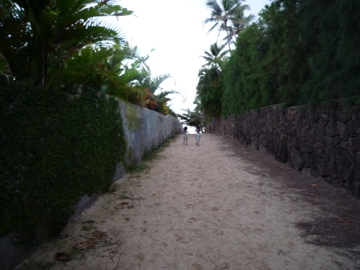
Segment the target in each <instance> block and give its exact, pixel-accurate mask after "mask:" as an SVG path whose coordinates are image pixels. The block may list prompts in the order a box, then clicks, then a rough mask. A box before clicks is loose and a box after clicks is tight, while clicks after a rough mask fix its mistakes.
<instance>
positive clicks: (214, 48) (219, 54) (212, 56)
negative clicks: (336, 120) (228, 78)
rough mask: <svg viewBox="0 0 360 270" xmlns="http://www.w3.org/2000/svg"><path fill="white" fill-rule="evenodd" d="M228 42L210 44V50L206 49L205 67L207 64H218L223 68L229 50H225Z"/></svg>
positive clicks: (217, 65)
mask: <svg viewBox="0 0 360 270" xmlns="http://www.w3.org/2000/svg"><path fill="white" fill-rule="evenodd" d="M225 46H226V44H223V45H221V46H220V47H219V45H218V44H217V43H214V44H212V45H211V46H210V52H207V51H205V56H203V58H204V59H205V60H206V63H205V64H204V65H203V67H207V66H216V67H218V68H219V69H220V70H222V69H223V65H224V60H225V56H226V54H227V52H228V51H223V49H224V48H225Z"/></svg>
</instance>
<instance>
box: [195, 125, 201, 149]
mask: <svg viewBox="0 0 360 270" xmlns="http://www.w3.org/2000/svg"><path fill="white" fill-rule="evenodd" d="M200 140H201V133H200V128H199V127H197V128H196V134H195V141H196V145H197V146H200Z"/></svg>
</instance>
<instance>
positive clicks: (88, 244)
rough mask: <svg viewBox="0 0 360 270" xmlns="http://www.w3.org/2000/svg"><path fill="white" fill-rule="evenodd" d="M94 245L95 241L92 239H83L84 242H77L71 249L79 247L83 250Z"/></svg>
mask: <svg viewBox="0 0 360 270" xmlns="http://www.w3.org/2000/svg"><path fill="white" fill-rule="evenodd" d="M94 246H96V242H95V241H93V240H88V241H85V242H81V243H77V244H75V245H74V246H73V249H81V250H84V249H88V248H92V247H94Z"/></svg>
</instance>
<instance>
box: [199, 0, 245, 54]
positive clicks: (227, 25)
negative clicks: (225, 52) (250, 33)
mask: <svg viewBox="0 0 360 270" xmlns="http://www.w3.org/2000/svg"><path fill="white" fill-rule="evenodd" d="M243 1H244V0H220V3H218V1H217V0H207V2H206V6H207V7H208V8H210V10H211V17H210V18H207V19H205V21H204V23H213V26H212V27H211V28H210V30H209V32H210V31H212V30H214V29H215V28H219V34H220V33H221V31H225V32H226V37H225V38H226V39H227V44H228V46H229V52H230V50H231V47H230V44H231V40H232V38H233V37H235V35H233V34H235V33H236V32H237V30H240V29H241V27H240V26H243V25H246V24H247V23H248V22H249V21H248V20H250V19H251V18H252V17H251V16H250V17H245V16H244V10H246V9H248V8H249V7H248V6H247V5H242V4H241V2H243ZM235 29H237V30H235Z"/></svg>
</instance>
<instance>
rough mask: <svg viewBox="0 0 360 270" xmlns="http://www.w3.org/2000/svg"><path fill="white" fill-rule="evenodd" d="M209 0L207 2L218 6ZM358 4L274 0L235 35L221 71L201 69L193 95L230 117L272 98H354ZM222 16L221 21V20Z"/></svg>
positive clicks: (359, 60) (358, 86) (359, 77)
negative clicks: (254, 20)
mask: <svg viewBox="0 0 360 270" xmlns="http://www.w3.org/2000/svg"><path fill="white" fill-rule="evenodd" d="M214 2H215V1H208V5H209V3H211V4H212V5H214V6H216V5H215V3H214ZM224 2H226V1H222V3H224ZM230 2H231V1H230ZM216 10H218V11H220V9H216ZM355 10H360V2H359V1H357V0H349V1H347V2H346V3H343V2H341V1H335V0H331V1H325V0H320V1H316V2H314V1H311V0H275V1H273V2H272V3H271V5H269V6H266V7H265V9H264V10H263V11H262V12H261V14H260V19H259V20H258V21H257V22H255V23H253V24H251V25H250V26H247V27H246V28H245V30H243V31H242V32H241V33H240V34H239V35H238V37H237V41H236V48H235V50H234V51H232V54H231V56H230V58H228V60H226V59H225V63H222V65H223V68H222V69H221V70H220V71H219V70H217V73H216V72H215V70H214V69H211V68H210V69H209V70H204V69H202V70H201V72H200V73H199V84H198V97H199V100H200V101H201V103H202V104H201V106H202V108H203V111H204V113H206V115H209V116H214V115H216V114H219V113H221V115H222V116H223V117H228V116H230V115H239V114H242V113H245V112H248V111H249V110H257V109H259V108H261V107H263V106H267V105H271V104H276V103H282V104H284V106H291V105H300V104H310V105H312V106H316V105H317V104H318V103H319V102H326V101H329V100H332V99H339V98H347V99H348V100H350V101H351V102H356V101H358V100H359V93H360V49H359V48H360V36H359V33H360V23H359V21H358V19H357V17H356V12H354V11H355ZM211 18H212V19H213V20H215V18H218V19H220V18H223V19H224V20H225V19H228V18H229V17H226V16H223V17H220V16H215V15H212V17H211ZM209 21H210V20H209ZM225 22H226V21H221V25H222V26H223V27H225V25H227V24H225ZM227 22H228V21H227ZM227 29H229V28H228V27H227ZM207 60H209V58H208V59H207ZM205 65H206V64H205ZM210 66H211V65H210ZM210 70H211V71H210ZM210 74H211V76H210ZM215 74H216V75H215ZM210 78H212V79H214V80H210ZM215 81H216V82H217V84H215V83H214V82H215ZM210 82H212V83H210ZM215 85H216V89H215V87H214V86H215ZM214 91H216V93H215V92H214ZM209 93H211V95H209ZM209 97H211V98H212V99H209ZM210 100H211V103H207V102H209V101H210ZM219 103H221V106H220V107H221V110H220V109H218V108H217V110H216V113H215V114H214V110H211V108H216V107H215V105H214V104H219Z"/></svg>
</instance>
